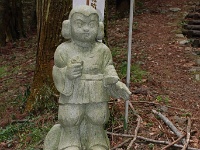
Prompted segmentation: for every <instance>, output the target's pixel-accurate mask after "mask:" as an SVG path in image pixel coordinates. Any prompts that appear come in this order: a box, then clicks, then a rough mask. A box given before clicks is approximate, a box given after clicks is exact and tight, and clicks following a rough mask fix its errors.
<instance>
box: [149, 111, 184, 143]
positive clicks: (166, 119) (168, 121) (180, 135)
mask: <svg viewBox="0 0 200 150" xmlns="http://www.w3.org/2000/svg"><path fill="white" fill-rule="evenodd" d="M152 112H153V113H154V114H156V115H158V116H159V117H160V118H161V119H162V120H163V121H164V122H165V124H167V125H168V127H169V128H170V129H171V130H172V131H173V132H174V133H175V134H176V135H177V136H178V137H182V136H183V134H182V133H181V132H180V131H179V130H178V129H177V128H176V127H175V126H174V125H173V123H172V122H171V121H170V120H169V119H168V118H167V117H165V116H164V115H163V114H161V113H160V112H157V111H156V110H152ZM182 143H183V144H185V139H183V140H182Z"/></svg>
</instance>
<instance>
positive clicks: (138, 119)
mask: <svg viewBox="0 0 200 150" xmlns="http://www.w3.org/2000/svg"><path fill="white" fill-rule="evenodd" d="M129 105H130V107H131V109H132V110H133V112H134V114H135V115H136V116H137V127H136V128H135V136H134V138H133V140H132V141H131V142H130V144H129V145H128V147H127V150H130V149H131V147H132V145H133V143H134V142H135V141H136V139H137V135H138V130H139V128H140V124H141V122H142V118H141V117H140V115H138V114H137V112H136V111H135V109H134V107H133V105H132V103H131V102H130V101H129Z"/></svg>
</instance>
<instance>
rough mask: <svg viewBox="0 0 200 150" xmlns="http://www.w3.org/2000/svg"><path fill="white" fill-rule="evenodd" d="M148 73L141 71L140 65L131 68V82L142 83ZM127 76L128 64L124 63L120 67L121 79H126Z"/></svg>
mask: <svg viewBox="0 0 200 150" xmlns="http://www.w3.org/2000/svg"><path fill="white" fill-rule="evenodd" d="M147 74H148V73H147V72H146V71H144V70H142V69H141V67H140V65H139V64H134V65H132V66H131V81H132V82H134V83H141V82H142V79H143V78H144V77H145V76H146V75H147ZM126 75H127V62H122V63H121V66H120V74H119V76H120V78H125V77H126Z"/></svg>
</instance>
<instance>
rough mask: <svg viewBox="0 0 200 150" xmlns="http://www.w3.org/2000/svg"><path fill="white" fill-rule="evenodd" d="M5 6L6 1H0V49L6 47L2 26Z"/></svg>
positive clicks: (3, 27) (3, 25)
mask: <svg viewBox="0 0 200 150" xmlns="http://www.w3.org/2000/svg"><path fill="white" fill-rule="evenodd" d="M5 4H6V0H0V33H1V34H0V47H1V46H5V45H6V33H5V24H4V15H5V10H6V8H5Z"/></svg>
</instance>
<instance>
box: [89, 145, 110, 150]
mask: <svg viewBox="0 0 200 150" xmlns="http://www.w3.org/2000/svg"><path fill="white" fill-rule="evenodd" d="M89 150H108V147H106V146H104V145H94V146H92V147H90V149H89Z"/></svg>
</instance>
